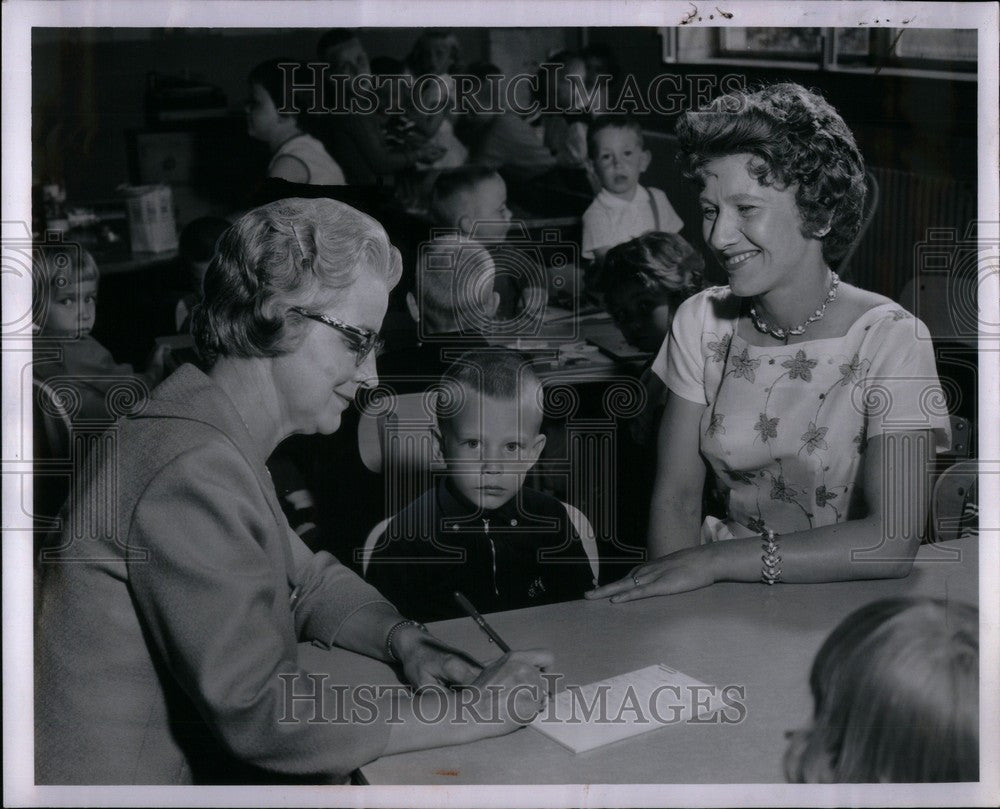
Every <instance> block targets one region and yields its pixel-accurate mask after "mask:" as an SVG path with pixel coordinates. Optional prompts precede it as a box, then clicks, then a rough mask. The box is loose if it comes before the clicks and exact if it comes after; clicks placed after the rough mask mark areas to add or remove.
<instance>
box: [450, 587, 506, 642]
mask: <svg viewBox="0 0 1000 809" xmlns="http://www.w3.org/2000/svg"><path fill="white" fill-rule="evenodd" d="M455 600H456V601H457V602H458V606H460V607H461V608H462V609H463V610H465V612H466V613H467V614H468V616H469V617H470V618H471V619H472V620H473V621H475V622H476V623H477V624H479V628H480V629H481V630H483V632H485V633H486V634H487V635H489V637H490V640H492V641H493V642H494V643H495V644H496V645H497V647H498V648H499V649H500V651H502V652H504V653H507V652H509V651H510V647H509V646H508V645H507V644H506V643H504V639H503V638H501V637H500V636H499V635H498V634H497V633H496V630H495V629H493V627H492V626H490V625H489V624H488V623H486V619H485V618H483V616H482V615H480V614H479V610H477V609H476V608H475V607H473V606H472V602H471V601H469V599H467V598H466V597H465V596H464V595H462V594H461V593H459V592H458V591H457V590H456V591H455Z"/></svg>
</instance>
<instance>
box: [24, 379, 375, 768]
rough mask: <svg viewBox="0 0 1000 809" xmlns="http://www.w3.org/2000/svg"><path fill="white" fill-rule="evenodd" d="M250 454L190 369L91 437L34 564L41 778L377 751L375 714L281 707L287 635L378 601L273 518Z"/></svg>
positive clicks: (326, 637)
mask: <svg viewBox="0 0 1000 809" xmlns="http://www.w3.org/2000/svg"><path fill="white" fill-rule="evenodd" d="M265 452H266V449H265V448H263V447H261V446H259V445H258V444H257V443H256V442H255V440H254V439H253V438H252V437H251V435H250V433H249V432H248V430H247V428H246V427H245V426H244V424H243V422H242V420H241V419H240V417H239V414H238V413H237V411H236V410H235V408H234V407H233V405H232V403H231V401H230V400H229V399H228V397H227V396H226V394H225V393H224V392H223V391H222V390H221V389H220V388H219V387H217V386H216V385H215V384H213V383H212V381H211V380H210V379H209V378H208V377H207V376H205V375H204V374H202V373H201V372H200V371H198V370H196V369H195V368H194V367H193V366H183V367H182V368H181V369H179V370H178V371H177V372H176V373H175V374H174V375H173V376H172V377H170V378H169V379H168V380H167V381H166V382H164V383H163V384H162V385H161V386H160V387H159V388H157V389H156V391H154V393H153V395H152V396H151V398H150V400H149V402H148V404H147V406H146V407H145V409H144V410H143V412H142V413H141V414H139V415H138V416H136V417H133V418H130V419H127V420H124V421H122V422H120V423H119V426H118V427H117V428H116V430H113V431H111V432H109V433H108V434H106V435H105V437H104V438H103V439H102V440H101V442H99V443H98V444H96V445H95V446H94V447H93V448H92V450H91V455H90V458H91V463H89V464H88V468H87V470H86V472H85V473H83V475H82V476H83V481H82V486H77V487H76V491H77V496H76V497H75V498H71V503H72V508H71V509H70V512H69V514H70V519H69V520H68V521H65V518H66V515H67V512H66V511H65V510H64V512H63V517H64V529H63V531H62V534H61V536H60V537H59V540H60V541H59V542H58V543H52V544H50V545H49V546H48V548H47V552H48V553H47V555H46V557H43V559H42V562H41V576H40V584H39V587H40V591H39V593H38V610H37V616H36V635H35V672H36V673H35V753H36V773H35V774H36V780H37V782H38V783H41V784H81V783H91V784H144V783H146V784H168V783H189V782H191V781H202V780H231V779H236V780H242V779H243V778H252V777H253V776H252V775H250V774H249V773H252V772H256V773H257V774H258V775H260V770H263V771H267V772H270V773H275V774H282V775H285V776H292V777H295V778H303V777H304V778H308V779H311V778H312V777H313V776H317V777H320V778H324V779H342V778H344V777H345V776H346V775H347V774H348V773H349V772H350V771H351V770H352V769H354V768H355V767H357V766H359V765H360V764H363V763H365V762H367V761H370V760H372V759H374V758H377V757H378V756H379V755H380V754H381V753H382V751H383V750H384V749H385V745H386V742H387V740H388V732H389V728H388V726H387V725H386V724H385V723H384V721H382V719H381V718H379V719H377V720H376V721H374V722H368V723H365V724H361V723H343V722H307V721H291V722H289V721H279V719H282V718H284V719H287V718H288V716H287V703H286V702H285V698H286V696H287V692H286V688H287V677H286V678H282V677H281V675H296V674H299V673H302V669H301V667H300V665H299V662H298V655H297V643H298V642H299V641H301V640H311V641H314V642H316V643H318V644H321V645H330V644H332V643H333V642H334V641H335V639H336V638H337V633H338V631H339V630H340V627H341V626H342V624H343V623H344V621H345V620H347V619H348V618H349V617H350V616H351V615H352V613H354V612H355V611H356V610H358V609H359V608H361V607H363V606H364V605H366V604H370V603H372V602H375V601H382V600H383V599H382V597H381V596H380V595H379V593H378V592H377V591H376V590H374V589H373V588H372V587H370V586H369V585H367V584H365V583H364V582H363V581H362V580H361V579H360V578H358V577H357V576H356V575H354V574H353V573H352V572H350V571H349V570H348V569H347V568H345V567H343V566H342V565H341V564H340V563H339V562H337V560H336V559H334V558H333V557H332V556H331V555H330V554H328V553H318V554H315V555H314V554H312V553H311V552H309V551H308V549H307V548H306V547H305V545H303V544H302V543H301V541H300V540H299V539H298V537H296V536H295V534H294V533H293V532H292V531H291V530H290V529H289V528H288V524H287V522H286V521H285V518H284V516H283V515H282V512H281V508H280V506H279V504H278V502H277V500H276V498H275V494H274V489H273V487H272V485H271V483H270V480H269V476H268V473H267V469H266V467H265V465H264V462H265V460H266V455H265ZM55 545H59V546H60V547H58V548H57V547H55ZM283 679H284V680H285V681H283ZM327 683H328V684H330V683H333V681H332V680H328V681H327ZM311 688H312V681H310V680H307V679H305V678H300V679H299V681H298V682H297V683H295V689H294V691H295V693H302V692H303V691H309V690H310V689H311ZM341 708H343V706H341ZM300 713H301V710H300ZM306 714H308V716H311V715H312V714H311V710H308V709H307V710H306ZM308 716H307V717H304V718H308ZM234 760H238V761H240V762H244V763H246V764H249V765H251V766H252V767H253V768H260V770H247V771H246V772H243V773H240V774H235V775H234V774H233V773H235V772H238V771H236V770H234V769H233V768H232V767H231V765H232V762H233V761H234ZM227 762H228V764H227Z"/></svg>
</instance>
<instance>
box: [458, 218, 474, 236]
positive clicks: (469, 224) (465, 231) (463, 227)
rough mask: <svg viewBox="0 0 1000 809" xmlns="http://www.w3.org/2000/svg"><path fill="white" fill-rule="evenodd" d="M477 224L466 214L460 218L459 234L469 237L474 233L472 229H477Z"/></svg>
mask: <svg viewBox="0 0 1000 809" xmlns="http://www.w3.org/2000/svg"><path fill="white" fill-rule="evenodd" d="M475 224H476V223H475V220H473V218H472V217H471V216H469V215H468V214H467V213H464V214H462V215H461V216H460V217H458V232H459V233H461V234H462V235H463V236H468V235H469V234H470V233H472V228H473V227H475Z"/></svg>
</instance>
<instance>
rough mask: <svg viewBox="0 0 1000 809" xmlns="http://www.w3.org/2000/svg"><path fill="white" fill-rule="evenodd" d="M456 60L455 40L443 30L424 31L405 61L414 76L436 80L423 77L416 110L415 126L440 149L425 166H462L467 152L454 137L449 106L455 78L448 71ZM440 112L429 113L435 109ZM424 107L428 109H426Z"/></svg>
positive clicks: (452, 68) (433, 167)
mask: <svg viewBox="0 0 1000 809" xmlns="http://www.w3.org/2000/svg"><path fill="white" fill-rule="evenodd" d="M457 62H458V40H457V39H456V38H455V35H454V34H452V33H451V32H449V31H446V30H442V29H429V30H427V31H424V32H423V33H422V34H421V35H420V36H419V37H418V39H417V41H416V42H415V43H414V45H413V50H412V51H411V52H410V55H409V57H408V58H407V60H406V63H407V68H408V69H409V71H410V73H411V75H412V76H413V77H414V79H420V78H421V77H423V76H437V78H438V81H430V80H426V79H424V80H422V82H421V87H422V90H421V94H420V99H419V101H420V109H417V110H415V113H416V114H415V118H416V122H417V127H418V128H419V129H420V130H421V132H423V134H424V135H425V136H426V137H427V143H429V144H433V145H434V146H437V147H439V148H440V149H441V150H442V152H443V153H442V154H441V156H440V157H438V158H437V159H436V160H434V161H433V162H431V163H429V164H425V165H426V167H427V168H432V169H449V168H457V167H458V166H461V165H463V164H464V163H465V162H466V161H467V160H468V158H469V152H468V150H467V149H466V148H465V146H464V145H463V144H462V142H461V141H460V140H459V139H458V138H457V137H455V132H454V128H453V125H452V124H453V121H454V114H453V113H452V112H451V111H450V110H449V109H448V106H449V104H450V99H451V98H453V97H454V94H455V80H454V79H453V78H452V76H451V74H452V71H454V69H455V67H456V64H457ZM438 109H440V110H441V111H440V112H433V113H432V112H429V111H430V110H438ZM425 110H426V111H427V112H425Z"/></svg>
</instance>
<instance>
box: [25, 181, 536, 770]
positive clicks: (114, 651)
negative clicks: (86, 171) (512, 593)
mask: <svg viewBox="0 0 1000 809" xmlns="http://www.w3.org/2000/svg"><path fill="white" fill-rule="evenodd" d="M399 275H400V259H399V254H398V252H397V251H396V250H395V248H393V247H392V246H391V245H390V244H389V242H388V240H387V238H386V234H385V232H384V230H383V229H382V228H381V226H379V225H378V223H376V222H375V221H374V220H372V219H370V218H368V217H366V216H363V215H362V214H359V213H358V212H357V211H355V210H353V209H351V208H349V207H347V206H345V205H343V204H340V203H337V202H332V201H330V200H300V199H293V200H284V201H280V202H276V203H272V204H270V205H267V206H264V207H262V208H259V209H257V210H254V211H251V212H250V213H248V214H247V215H246V216H244V217H243V218H242V219H240V220H239V221H238V222H237V223H236V224H235V225H233V226H232V228H230V229H229V230H228V231H227V232H226V233H225V234H224V235H223V237H222V238H221V240H220V244H219V252H218V255H217V257H216V258H215V260H214V261H213V263H212V265H211V266H210V268H209V270H208V274H207V276H206V278H205V300H204V304H203V306H201V307H200V308H199V309H198V310H197V312H196V316H195V325H194V331H195V336H196V340H197V342H198V346H199V349H200V351H201V352H202V354H203V356H204V357H205V358H206V359H207V360H208V361H209V362H210V363H211V370H210V371H209V372H208V374H207V375H206V374H203V373H201V372H200V371H198V370H196V369H195V368H194V367H193V366H184V367H182V368H180V369H179V370H178V371H177V372H176V373H175V374H174V375H173V376H172V377H171V378H169V379H168V380H167V381H166V382H164V383H163V384H162V385H161V386H160V387H158V388H157V389H156V391H155V392H154V393H153V394H152V396H151V398H150V400H149V402H148V404H147V406H146V407H145V408H144V409H143V410H142V412H141V413H140V414H138V416H136V417H134V418H132V419H129V420H128V421H126V422H124V423H122V424H121V425H120V427H119V428H118V431H117V432H116V433H114V434H112V435H111V440H113V441H114V442H115V452H113V453H112V454H111V457H110V458H108V459H107V460H106V461H105V462H103V463H102V464H100V465H96V468H95V469H93V470H92V471H90V472H89V474H88V475H87V476H86V477H85V479H84V480H83V481H81V482H80V486H81V492H82V495H81V496H79V497H77V498H75V499H74V500H72V501H71V511H70V512H69V513H68V514H64V516H66V517H67V519H66V520H65V521H64V524H65V526H66V527H65V530H64V532H63V534H62V537H61V542H60V544H59V545H58V546H57V547H50V548H48V552H47V553H46V554H43V557H42V560H41V565H42V577H41V584H40V592H39V607H38V615H37V632H36V639H35V643H36V689H35V694H36V713H35V716H36V728H35V731H36V733H35V742H36V751H35V752H36V758H35V760H36V768H37V769H36V777H37V780H38V782H39V783H48V784H68V783H103V784H124V783H188V782H193V781H194V782H204V781H234V780H255V781H256V780H264V781H267V780H275V779H279V778H296V779H298V780H301V779H309V780H318V779H322V780H343V779H344V778H345V777H346V776H347V775H348V774H349V773H350V772H351V771H352V770H353V769H354V768H355V767H357V766H359V765H360V764H363V763H365V762H368V761H371V760H372V759H374V758H377V757H378V756H381V755H383V754H388V753H395V752H401V751H404V750H411V749H417V748H422V747H432V746H437V745H443V744H454V743H458V742H463V741H468V740H470V739H475V738H480V737H484V736H489V735H498V734H501V733H504V732H507V731H509V730H512V729H514V728H516V727H517V726H518V723H522V722H525V721H528V719H530V718H531V716H533V714H534V712H536V711H537V710H538V708H539V706H540V705H541V703H542V701H544V693H543V691H542V689H541V685H542V682H541V675H540V671H539V667H541V666H545V665H547V664H548V661H549V657H548V655H547V653H542V652H538V653H527V652H525V653H513V654H512V655H508V656H504V657H502V658H500V659H499V660H497V661H495V662H494V663H492V664H490V665H488V666H486V667H485V668H483V667H480V666H479V665H478V664H475V661H473V660H472V659H471V658H468V657H466V656H465V655H464V654H462V653H461V652H458V651H457V650H455V649H452V648H450V647H448V646H446V645H445V644H443V643H441V642H440V641H437V640H435V639H434V638H433V636H431V635H430V634H428V633H427V632H426V630H425V629H424V628H423V627H421V626H420V625H419V624H416V623H415V622H413V621H407V620H406V619H405V618H403V617H402V616H400V615H399V614H398V612H397V611H396V610H395V608H394V607H392V606H391V605H390V604H389V603H388V602H386V601H385V600H384V599H383V598H382V597H381V596H380V595H379V593H378V592H377V591H376V590H374V589H373V588H371V587H370V586H369V585H367V584H365V583H364V582H363V581H361V580H360V579H359V578H357V577H356V576H355V575H354V574H353V573H351V572H350V571H348V570H347V569H346V568H344V567H343V566H341V565H340V564H339V563H338V562H337V561H336V560H335V559H334V558H333V557H332V556H330V555H329V554H327V553H317V554H313V553H311V552H310V551H308V550H307V548H306V547H305V546H304V545H303V544H302V542H301V541H300V540H299V539H298V537H297V536H296V535H295V534H294V533H293V532H292V531H291V530H290V529H289V527H288V524H287V523H286V521H285V518H284V517H283V515H282V511H281V508H280V506H279V505H278V502H277V500H276V498H275V493H274V489H273V486H272V485H271V482H270V480H269V477H268V473H267V470H266V468H265V466H264V462H265V460H266V459H267V457H268V455H269V454H270V453H271V451H272V450H273V449H274V448H275V446H276V445H277V444H278V443H279V442H280V441H281V440H282V439H283V438H285V437H286V436H288V435H291V434H292V433H316V432H320V433H331V432H333V431H335V430H336V429H337V427H338V426H339V424H340V419H341V414H342V413H343V411H344V410H345V409H346V408H347V407H348V406H349V405H350V404H351V402H352V400H353V399H354V396H355V394H356V393H357V391H358V389H359V388H360V387H362V386H365V385H370V384H373V383H374V382H375V381H377V380H376V376H375V362H374V356H375V349H376V347H377V346H378V344H379V340H378V337H377V331H378V328H379V326H380V324H381V322H382V318H383V316H384V314H385V311H386V305H387V299H388V292H389V289H390V288H391V287H392V285H393V284H395V282H396V281H397V280H398V278H399ZM105 504H109V505H110V506H111V508H110V509H109V510H107V511H105V510H102V506H104V505H105ZM306 640H308V641H312V642H313V643H315V644H319V645H321V646H324V647H330V646H333V645H337V646H340V647H343V648H346V649H350V650H353V651H355V652H359V653H361V654H365V655H369V656H371V657H375V658H377V659H380V660H385V661H394V662H398V663H400V664H401V666H402V669H403V672H404V673H405V675H406V676H407V678H408V679H409V680H410V681H411V682H412V683H414V684H416V685H429V684H441V685H451V684H470V685H471V686H472V687H473V690H472V691H471V692H470V693H468V694H464V695H459V694H458V693H457V692H456V691H450V690H449V691H446V692H445V693H446V698H447V699H448V700H450V701H451V702H452V707H453V708H454V707H457V705H458V702H459V697H460V696H461V697H462V701H463V702H464V703H465V704H470V705H473V706H474V707H475V709H476V710H478V711H479V714H480V715H482V716H490V713H491V711H492V715H493V716H494V717H497V718H498V719H499V721H495V722H493V723H480V724H476V723H475V722H473V721H471V719H470V716H471V713H470V712H466V713H464V714H463V713H462V712H461V711H458V712H457V716H458V719H459V721H458V722H457V723H453V722H441V723H438V724H436V725H433V724H426V723H421V722H419V721H416V720H417V717H418V716H420V715H424V716H427V715H431V716H434V715H437V707H435V708H434V709H433V710H432V709H431V708H430V706H424V708H423V709H421V707H420V705H419V704H418V700H420V699H422V698H427V696H426V695H427V694H428V692H426V691H425V692H423V694H421V693H420V692H418V694H417V695H413V694H402V695H401V694H398V693H397V694H395V695H393V696H392V697H386V698H384V699H381V700H379V701H378V702H377V704H376V706H375V709H374V717H372V715H371V714H372V712H371V711H370V710H369V708H370V707H371V703H367V705H362V704H359V705H357V706H356V707H358V708H359V709H360V710H361V711H363V712H359V714H358V716H360V717H362V719H364V717H367V718H368V719H369V720H370V721H359V722H351V723H338V722H309V721H305V720H306V719H309V718H310V717H311V716H312V713H311V711H312V708H309V707H308V706H307V709H306V715H305V716H302V717H299V720H298V721H288V720H289V717H288V716H286V713H287V712H288V708H287V707H286V706H287V704H288V703H287V691H286V689H288V688H291V689H292V693H295V694H301V693H303V692H306V693H309V692H311V691H313V690H314V686H315V681H314V680H311V679H308V678H306V677H305V676H302V677H299V676H298V675H304V674H305V672H304V671H303V668H302V666H301V665H300V662H299V660H298V656H297V648H298V647H297V643H298V642H299V641H306ZM327 682H329V680H328V681H327ZM334 682H335V683H336V681H334ZM336 684H339V685H344V684H343V683H336ZM519 685H525V686H528V688H524V689H517V690H515V691H513V694H512V689H513V688H514V687H515V686H519ZM486 686H495V687H494V688H486ZM532 689H534V690H532ZM329 693H331V694H332V692H329ZM350 694H351V692H350V691H347V692H345V694H344V695H339V692H338V698H339V699H340V704H339V707H338V708H337V712H338V715H340V716H345V717H346V716H350V715H351V714H350V711H351V708H352V703H351V700H350ZM440 696H441V695H440V692H438V693H436V694H431V695H430V698H431V699H433V700H434V701H435V705H436V706H438V707H439V705H440V703H439V702H438V700H439V699H440ZM508 697H509V698H508ZM345 700H346V701H345ZM332 710H333V708H332V707H330V706H328V707H327V708H326V710H324V712H323V715H324V716H327V715H329V714H330V712H331V711H332ZM429 710H430V711H431V712H430V713H428V711H429ZM300 713H301V711H300ZM512 714H513V715H512ZM390 719H391V721H390Z"/></svg>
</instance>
